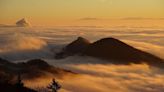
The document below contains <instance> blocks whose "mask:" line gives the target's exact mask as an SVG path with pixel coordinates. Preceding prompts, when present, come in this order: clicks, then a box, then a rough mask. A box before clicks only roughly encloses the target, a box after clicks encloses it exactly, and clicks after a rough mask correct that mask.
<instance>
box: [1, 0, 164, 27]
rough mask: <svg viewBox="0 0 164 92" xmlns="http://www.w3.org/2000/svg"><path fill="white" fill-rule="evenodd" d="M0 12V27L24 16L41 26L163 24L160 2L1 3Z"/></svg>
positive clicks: (49, 0)
mask: <svg viewBox="0 0 164 92" xmlns="http://www.w3.org/2000/svg"><path fill="white" fill-rule="evenodd" d="M0 11H1V15H0V24H14V23H15V21H17V20H18V19H20V18H24V17H25V18H27V19H28V20H29V21H30V22H31V24H32V25H42V26H56V25H113V24H116V25H121V24H122V25H123V24H128V25H129V24H130V23H131V24H134V25H143V24H144V25H145V26H146V25H149V24H150V25H152V26H156V25H157V24H158V25H163V24H164V22H163V21H164V19H163V18H164V0H1V1H0ZM132 20H133V21H132Z"/></svg>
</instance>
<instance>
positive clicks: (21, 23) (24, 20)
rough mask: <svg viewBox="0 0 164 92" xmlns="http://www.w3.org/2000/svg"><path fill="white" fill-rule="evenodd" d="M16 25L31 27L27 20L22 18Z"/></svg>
mask: <svg viewBox="0 0 164 92" xmlns="http://www.w3.org/2000/svg"><path fill="white" fill-rule="evenodd" d="M16 25H17V26H19V27H28V26H30V23H29V22H28V21H27V19H25V18H22V19H21V20H18V21H17V22H16Z"/></svg>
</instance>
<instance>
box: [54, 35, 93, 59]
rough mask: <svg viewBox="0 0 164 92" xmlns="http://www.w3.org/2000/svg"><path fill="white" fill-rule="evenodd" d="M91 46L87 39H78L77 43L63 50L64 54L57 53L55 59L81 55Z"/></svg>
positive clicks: (72, 43) (74, 42)
mask: <svg viewBox="0 0 164 92" xmlns="http://www.w3.org/2000/svg"><path fill="white" fill-rule="evenodd" d="M89 44H90V42H89V41H88V40H87V39H85V38H83V37H78V38H77V39H76V40H75V41H73V42H71V43H70V44H68V45H67V46H66V47H65V48H63V51H62V52H60V53H57V54H56V56H55V58H57V59H60V58H63V57H66V56H71V55H75V54H81V52H83V51H84V50H85V48H86V47H88V46H89Z"/></svg>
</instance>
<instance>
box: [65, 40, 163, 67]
mask: <svg viewBox="0 0 164 92" xmlns="http://www.w3.org/2000/svg"><path fill="white" fill-rule="evenodd" d="M76 41H77V40H75V41H74V42H76ZM74 42H73V43H74ZM69 45H70V44H69ZM69 45H67V46H66V47H68V46H69ZM79 47H80V46H76V45H75V47H73V48H75V49H81V50H78V51H79V52H78V53H80V54H78V55H81V56H91V57H95V58H99V59H103V60H107V61H110V62H111V63H114V64H131V63H135V64H141V63H147V64H149V65H153V66H158V67H159V66H160V67H164V62H163V59H160V58H159V57H157V56H155V55H152V54H150V53H147V52H144V51H142V50H139V49H136V48H134V47H132V46H130V45H128V44H126V43H124V42H122V41H120V40H118V39H115V38H103V39H100V40H98V41H96V42H93V43H88V44H87V45H86V46H85V47H84V48H79ZM67 51H71V50H67ZM62 52H63V53H65V52H64V51H62ZM67 53H68V52H67ZM71 53H72V52H71Z"/></svg>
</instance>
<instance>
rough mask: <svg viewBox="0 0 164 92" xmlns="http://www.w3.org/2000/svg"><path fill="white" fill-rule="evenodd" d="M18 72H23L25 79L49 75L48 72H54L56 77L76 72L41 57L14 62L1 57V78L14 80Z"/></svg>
mask: <svg viewBox="0 0 164 92" xmlns="http://www.w3.org/2000/svg"><path fill="white" fill-rule="evenodd" d="M18 73H20V74H22V76H23V78H24V79H32V78H38V77H41V76H47V74H52V75H54V76H56V77H58V76H61V77H62V76H64V75H66V74H75V73H73V72H71V71H69V70H65V69H61V68H57V67H54V66H51V65H49V64H48V63H47V62H45V61H44V60H41V59H33V60H29V61H27V62H20V63H12V62H10V61H7V60H4V59H1V58H0V77H1V78H0V79H3V80H12V78H14V77H15V76H17V74H18ZM3 80H0V81H3Z"/></svg>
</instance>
